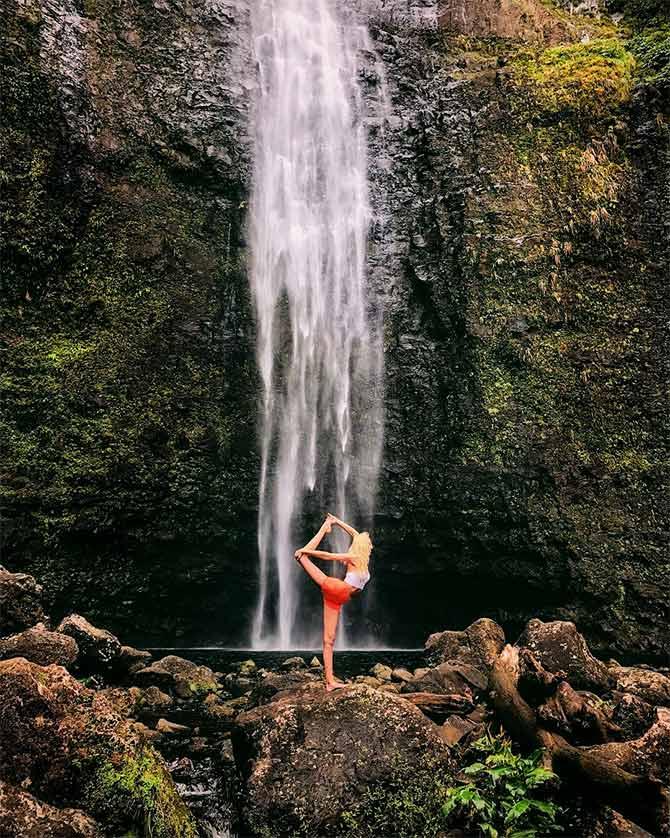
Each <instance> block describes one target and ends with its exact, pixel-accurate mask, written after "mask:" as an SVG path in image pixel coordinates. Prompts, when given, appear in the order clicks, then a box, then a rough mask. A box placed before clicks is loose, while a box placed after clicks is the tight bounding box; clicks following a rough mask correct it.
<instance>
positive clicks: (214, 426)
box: [0, 0, 670, 653]
mask: <svg viewBox="0 0 670 838" xmlns="http://www.w3.org/2000/svg"><path fill="white" fill-rule="evenodd" d="M357 5H358V7H359V10H360V8H362V10H363V13H364V14H365V17H366V20H367V22H368V25H369V27H370V29H371V32H372V35H373V38H374V42H375V46H376V49H377V52H378V55H379V56H380V58H381V59H382V61H383V62H384V66H385V69H386V74H387V77H388V83H389V95H390V99H391V105H392V107H391V111H390V118H389V120H388V123H387V125H386V127H385V129H384V130H382V126H381V125H380V124H379V120H378V119H371V121H370V143H371V152H372V153H371V155H370V157H371V171H370V176H371V189H372V193H373V201H374V203H375V207H376V208H377V209H378V218H379V221H378V223H377V224H376V225H375V227H374V229H373V230H372V232H371V240H370V277H371V281H372V282H373V283H374V284H375V286H376V288H377V290H378V292H379V294H380V296H381V297H382V299H383V301H384V305H385V312H386V321H385V322H386V326H385V356H386V417H387V434H386V439H385V454H384V467H383V477H382V485H381V492H380V499H379V504H378V514H377V517H376V520H375V522H374V531H373V536H374V537H375V543H376V552H375V557H376V558H377V563H376V567H377V573H375V574H374V581H375V585H374V586H371V589H370V592H369V596H368V600H367V603H361V604H360V605H359V604H357V605H356V607H357V608H360V609H362V613H354V612H353V610H352V614H351V615H350V617H349V619H352V620H353V621H355V622H356V624H358V625H361V618H364V625H365V626H366V629H370V630H372V631H376V632H378V633H379V634H383V636H384V639H385V640H387V641H388V642H390V643H402V644H408V643H409V644H411V643H417V642H419V641H420V640H421V638H423V636H424V635H425V634H426V633H427V632H428V631H429V630H430V627H431V626H434V625H445V626H449V625H451V626H456V625H460V624H466V623H467V622H469V621H470V619H472V618H473V617H474V616H478V615H480V614H487V615H489V616H492V617H495V618H496V619H498V620H499V621H502V622H503V623H505V624H507V625H509V626H511V627H515V626H521V625H522V623H523V622H524V621H525V619H526V618H527V617H528V616H529V615H531V614H532V615H534V616H539V617H543V616H546V615H548V614H552V615H558V616H559V617H561V618H564V619H575V620H577V621H578V622H579V624H580V626H581V628H582V629H583V630H584V631H585V633H586V635H587V636H588V637H589V640H590V641H591V642H592V645H593V646H594V647H596V648H600V649H603V648H610V649H617V650H619V651H624V652H625V651H631V650H637V651H647V652H649V653H656V652H658V651H659V650H661V649H662V648H664V646H666V645H667V642H668V640H669V639H670V638H669V637H668V635H667V625H668V610H667V609H668V606H667V603H668V593H669V592H668V589H667V585H668V583H667V579H668V541H667V531H668V526H667V521H668V505H667V504H668V502H667V491H666V489H667V455H668V400H667V392H666V385H667V376H668V358H669V351H668V350H669V348H670V347H669V341H668V322H669V317H668V301H667V291H666V284H667V277H668V270H669V265H670V241H669V231H670V201H669V199H668V195H669V190H670V164H669V160H670V157H669V155H670V128H669V119H670V71H669V70H668V57H669V56H670V46H669V44H670V30H669V29H668V22H667V12H666V18H663V17H662V15H663V9H662V5H663V4H658V3H655V2H653V0H639V2H637V0H627V2H623V3H619V4H618V6H617V7H615V4H614V3H610V4H603V7H602V9H601V10H600V11H599V10H598V9H596V8H595V7H593V8H590V9H588V8H586V7H584V8H583V11H590V14H588V15H585V16H580V15H578V14H572V13H571V12H570V8H569V5H570V4H566V3H561V4H557V5H555V6H552V5H551V4H547V3H535V2H531V0H505V1H504V2H502V0H501V2H488V0H487V1H486V2H485V0H481V2H479V3H477V4H463V3H460V2H451V3H448V2H446V1H445V2H441V3H431V2H412V3H400V2H397V3H381V2H379V3H376V2H375V3H373V2H370V3H358V4H357ZM573 5H574V4H573ZM475 7H477V8H479V7H481V14H479V13H478V14H476V15H475V14H474V13H473V10H474V9H475ZM0 8H1V9H2V13H3V20H4V21H5V22H6V25H5V31H6V37H5V41H4V45H3V50H2V63H3V66H2V80H1V82H0V84H1V85H2V101H3V103H4V104H3V107H4V109H5V114H4V118H3V120H2V128H0V148H1V152H2V154H1V156H2V160H3V163H2V183H3V189H2V195H1V196H0V201H1V202H2V213H3V248H4V249H3V259H2V261H3V296H2V315H3V329H2V334H1V338H2V341H3V349H4V352H3V356H4V359H5V362H4V370H3V375H2V377H1V378H0V386H1V387H2V393H1V396H0V397H1V398H2V401H3V406H4V408H5V409H4V410H3V417H2V433H3V437H4V438H5V440H6V443H7V444H6V452H7V454H6V458H5V460H4V463H3V467H2V472H3V490H2V491H3V506H4V510H5V526H4V528H3V539H4V549H5V550H6V552H7V553H8V554H9V555H10V556H11V564H12V566H13V567H14V568H20V569H23V570H29V571H33V572H36V573H38V574H39V578H40V579H41V581H42V582H43V583H44V584H45V587H46V589H47V590H48V592H49V594H50V598H51V601H52V602H51V605H52V606H53V607H52V608H51V609H50V610H51V611H52V613H54V614H55V615H57V616H61V615H62V614H63V613H65V612H66V611H68V610H69V606H70V605H71V603H72V601H77V602H78V603H80V604H81V605H82V607H83V608H85V611H86V613H88V614H91V616H92V618H95V619H97V618H98V617H99V618H100V620H101V621H102V622H103V623H105V624H109V625H110V626H111V627H112V628H115V629H121V628H123V629H124V632H125V635H126V636H129V637H130V638H131V639H132V637H133V636H135V637H137V638H140V637H142V638H144V639H145V640H146V639H148V638H149V637H150V636H153V637H154V638H157V639H158V638H160V640H161V641H165V642H168V643H169V642H172V641H173V640H175V639H177V640H180V639H181V640H183V641H184V642H191V643H195V642H203V641H206V640H214V639H217V640H220V639H225V640H233V639H239V635H240V632H241V631H243V628H244V623H245V616H246V615H248V614H249V613H250V611H251V609H252V607H253V604H254V599H255V586H256V578H255V572H254V570H255V533H254V528H255V504H256V491H257V474H258V458H257V451H256V434H255V418H256V407H255V405H256V392H257V384H258V382H257V374H256V368H255V362H254V328H253V322H252V317H251V311H250V302H249V294H248V285H247V278H246V259H247V256H248V254H247V253H246V248H245V220H246V201H247V197H248V189H249V182H250V177H251V142H250V131H249V126H250V120H251V118H252V116H253V115H252V114H251V112H250V105H251V102H252V100H253V85H254V80H253V67H252V66H251V44H250V40H249V4H248V3H246V2H242V0H239V2H234V0H217V2H206V0H196V2H194V3H190V4H186V5H185V4H182V3H177V2H175V0H153V2H151V3H139V2H136V0H123V2H121V3H110V2H108V0H0ZM610 12H621V13H625V14H626V17H624V18H623V20H622V22H620V23H618V24H617V23H614V22H613V20H612V19H611V18H610V17H609V13H610ZM368 83H369V85H370V91H369V92H370V95H371V96H372V95H373V94H374V92H375V91H374V90H373V89H372V87H373V86H374V85H375V84H376V81H375V78H373V75H372V74H370V78H369V79H368ZM306 523H309V522H306ZM7 561H10V559H8V560H7ZM63 580H67V586H65V585H64V584H63ZM437 590H442V591H443V593H442V594H441V596H436V594H435V592H436V591H437ZM398 615H401V617H399V616H398ZM203 626H206V628H203ZM133 632H134V635H133ZM152 633H153V634H152Z"/></svg>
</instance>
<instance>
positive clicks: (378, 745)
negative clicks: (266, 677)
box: [232, 684, 450, 834]
mask: <svg viewBox="0 0 670 838" xmlns="http://www.w3.org/2000/svg"><path fill="white" fill-rule="evenodd" d="M232 742H233V749H234V754H235V761H236V764H237V766H238V769H239V770H240V771H241V772H242V775H243V777H244V782H245V803H244V806H245V817H246V822H247V826H248V827H250V828H251V829H252V831H253V827H254V824H256V825H260V824H262V823H263V822H264V821H265V822H267V819H268V818H271V820H272V823H273V824H274V828H275V829H276V831H277V834H288V833H290V831H291V829H292V828H295V829H297V828H300V829H303V830H305V829H306V830H308V831H311V832H312V834H315V833H317V834H318V833H319V832H320V831H322V830H323V829H324V828H326V827H327V826H328V825H331V826H332V825H335V824H336V823H337V822H338V818H339V814H340V812H342V811H344V810H346V809H347V808H349V807H350V806H351V805H352V804H353V803H354V802H355V801H356V799H357V796H358V795H360V794H362V793H363V792H364V791H365V788H366V787H367V786H372V785H374V784H378V783H382V782H384V781H390V780H392V779H393V778H394V777H395V778H398V777H402V776H405V777H406V778H409V777H410V776H412V775H417V774H421V773H422V772H426V771H431V770H432V771H438V770H439V768H440V767H442V768H444V767H446V766H448V765H449V764H450V757H449V752H448V747H447V746H446V744H445V743H444V741H443V740H442V739H441V738H440V737H439V735H438V733H437V728H436V726H435V725H434V724H433V723H432V722H430V721H428V720H427V719H426V718H425V716H423V714H422V713H421V711H420V710H418V709H417V708H415V707H413V706H412V705H410V704H409V702H407V701H406V700H404V699H403V698H401V697H400V696H397V695H394V694H393V693H389V692H384V691H380V690H376V689H373V688H371V687H368V686H365V685H356V686H350V687H349V686H348V687H345V688H342V689H339V690H334V691H333V692H332V693H328V692H326V691H325V690H324V688H323V685H322V684H318V685H308V686H306V687H304V688H301V689H298V690H295V691H292V692H288V693H285V694H283V695H280V696H278V697H276V698H275V700H273V701H272V702H270V703H269V704H266V705H263V706H262V707H257V708H254V709H253V710H249V711H247V712H244V713H241V714H240V715H239V716H238V717H237V722H236V726H235V728H234V729H233V733H232Z"/></svg>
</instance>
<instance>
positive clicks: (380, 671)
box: [370, 663, 393, 681]
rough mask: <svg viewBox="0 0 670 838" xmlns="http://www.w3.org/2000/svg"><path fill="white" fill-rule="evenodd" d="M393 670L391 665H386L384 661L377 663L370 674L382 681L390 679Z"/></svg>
mask: <svg viewBox="0 0 670 838" xmlns="http://www.w3.org/2000/svg"><path fill="white" fill-rule="evenodd" d="M392 672H393V670H392V669H391V667H390V666H386V664H384V663H376V664H375V665H374V666H373V667H372V668H371V669H370V675H374V677H375V678H379V680H380V681H390V680H391V674H392Z"/></svg>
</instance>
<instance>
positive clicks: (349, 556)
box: [295, 547, 357, 567]
mask: <svg viewBox="0 0 670 838" xmlns="http://www.w3.org/2000/svg"><path fill="white" fill-rule="evenodd" d="M295 553H296V556H297V555H298V553H302V554H303V555H305V556H312V557H314V558H315V559H325V560H326V561H330V562H342V564H344V565H347V567H348V566H349V565H353V564H355V562H356V559H357V556H356V555H355V553H329V552H328V551H327V550H308V549H307V548H306V547H303V548H302V550H296V551H295Z"/></svg>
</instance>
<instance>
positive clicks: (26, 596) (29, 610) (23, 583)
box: [0, 566, 46, 635]
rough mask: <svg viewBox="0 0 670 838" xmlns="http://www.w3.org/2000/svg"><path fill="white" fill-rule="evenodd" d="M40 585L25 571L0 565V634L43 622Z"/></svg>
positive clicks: (12, 632) (17, 630) (11, 632)
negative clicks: (12, 570) (19, 571)
mask: <svg viewBox="0 0 670 838" xmlns="http://www.w3.org/2000/svg"><path fill="white" fill-rule="evenodd" d="M42 595H43V590H42V586H41V585H38V584H37V582H36V581H35V579H34V578H33V577H32V576H29V575H28V574H27V573H10V571H9V570H6V569H5V568H4V567H2V566H0V635H3V634H14V633H15V632H19V631H22V630H23V629H26V628H30V626H34V625H35V623H41V622H44V620H45V619H46V616H45V614H44V610H43V608H42Z"/></svg>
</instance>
